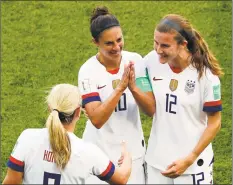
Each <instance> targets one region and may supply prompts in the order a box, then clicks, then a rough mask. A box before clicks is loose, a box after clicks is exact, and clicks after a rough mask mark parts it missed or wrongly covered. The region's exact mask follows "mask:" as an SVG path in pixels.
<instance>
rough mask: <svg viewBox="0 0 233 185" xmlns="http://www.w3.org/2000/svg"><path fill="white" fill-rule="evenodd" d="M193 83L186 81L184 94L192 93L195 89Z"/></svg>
mask: <svg viewBox="0 0 233 185" xmlns="http://www.w3.org/2000/svg"><path fill="white" fill-rule="evenodd" d="M195 83H196V82H195V81H193V80H187V82H186V84H185V88H184V90H185V92H187V93H188V94H191V93H193V92H194V89H195Z"/></svg>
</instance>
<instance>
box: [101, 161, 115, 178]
mask: <svg viewBox="0 0 233 185" xmlns="http://www.w3.org/2000/svg"><path fill="white" fill-rule="evenodd" d="M111 168H112V162H111V161H110V162H109V164H108V167H107V169H106V170H105V171H104V172H103V173H101V175H100V176H102V177H104V176H105V175H106V174H107V173H108V172H109V171H110V170H111Z"/></svg>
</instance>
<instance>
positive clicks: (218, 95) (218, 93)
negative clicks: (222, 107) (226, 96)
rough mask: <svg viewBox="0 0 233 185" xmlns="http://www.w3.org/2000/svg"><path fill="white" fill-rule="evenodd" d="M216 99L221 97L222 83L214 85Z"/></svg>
mask: <svg viewBox="0 0 233 185" xmlns="http://www.w3.org/2000/svg"><path fill="white" fill-rule="evenodd" d="M213 93H214V100H219V99H221V92H220V84H218V85H215V86H213Z"/></svg>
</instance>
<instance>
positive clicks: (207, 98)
mask: <svg viewBox="0 0 233 185" xmlns="http://www.w3.org/2000/svg"><path fill="white" fill-rule="evenodd" d="M144 64H145V67H146V68H147V71H148V76H149V80H150V83H151V85H152V88H153V92H154V96H155V99H156V113H155V115H154V118H153V124H152V129H151V133H150V138H149V141H148V149H147V153H146V158H145V159H146V162H147V163H148V164H149V165H151V166H153V167H155V168H158V169H160V170H165V169H166V168H167V166H168V165H169V164H171V163H172V162H174V161H175V160H178V159H180V158H184V157H186V156H187V155H188V154H190V152H191V151H192V150H193V149H194V147H195V146H196V144H197V142H198V141H199V139H200V137H201V135H202V133H203V132H204V130H205V128H206V126H207V112H217V111H221V110H222V106H221V95H220V81H219V78H218V77H217V76H215V75H213V74H212V73H211V71H210V70H209V69H207V70H206V72H205V73H204V74H203V76H202V77H201V79H200V80H198V72H197V70H196V69H195V68H194V67H192V65H190V66H188V67H187V68H186V69H185V70H184V71H182V72H180V73H174V72H173V71H172V70H171V68H170V66H169V65H168V64H161V63H160V62H159V58H158V55H157V53H156V52H155V51H152V52H150V53H149V54H148V55H147V56H145V58H144ZM141 69H143V67H141ZM143 71H145V70H143ZM141 72H142V70H141ZM143 75H145V72H144V74H141V75H140V76H143ZM212 159H213V151H212V146H211V144H209V145H208V146H207V148H206V149H205V150H204V151H203V152H202V153H201V155H200V156H199V157H198V159H197V160H196V161H195V162H194V163H193V165H191V166H190V167H189V168H188V169H187V170H186V171H185V174H190V173H198V172H200V170H201V169H204V168H207V167H208V166H209V165H210V164H211V163H212V162H213V161H212Z"/></svg>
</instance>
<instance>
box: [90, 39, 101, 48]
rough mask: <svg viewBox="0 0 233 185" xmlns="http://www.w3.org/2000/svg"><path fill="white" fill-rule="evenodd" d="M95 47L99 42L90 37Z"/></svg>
mask: <svg viewBox="0 0 233 185" xmlns="http://www.w3.org/2000/svg"><path fill="white" fill-rule="evenodd" d="M91 41H92V42H93V43H94V44H95V45H96V46H97V47H99V43H98V42H97V41H96V40H95V39H94V38H92V40H91Z"/></svg>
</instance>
